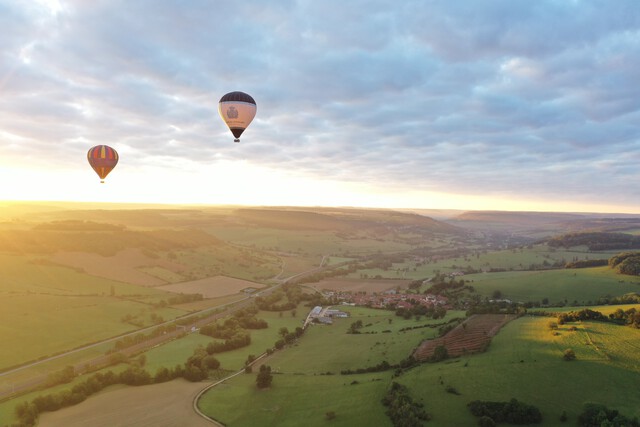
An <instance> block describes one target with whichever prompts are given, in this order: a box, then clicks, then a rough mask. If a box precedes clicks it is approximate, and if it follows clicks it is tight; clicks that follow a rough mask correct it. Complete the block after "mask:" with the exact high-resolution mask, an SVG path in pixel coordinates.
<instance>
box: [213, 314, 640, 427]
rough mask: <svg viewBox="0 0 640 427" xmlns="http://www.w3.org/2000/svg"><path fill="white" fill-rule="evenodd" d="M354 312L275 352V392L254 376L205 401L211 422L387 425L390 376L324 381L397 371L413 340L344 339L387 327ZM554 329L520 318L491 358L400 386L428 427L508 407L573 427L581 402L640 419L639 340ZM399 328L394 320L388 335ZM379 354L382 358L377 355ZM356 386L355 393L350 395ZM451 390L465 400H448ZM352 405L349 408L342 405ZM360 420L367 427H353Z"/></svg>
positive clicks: (418, 373) (453, 363)
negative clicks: (494, 405) (383, 366)
mask: <svg viewBox="0 0 640 427" xmlns="http://www.w3.org/2000/svg"><path fill="white" fill-rule="evenodd" d="M596 309H598V308H596ZM358 312H359V313H360V314H355V315H354V316H353V317H352V318H350V319H342V320H340V321H338V322H337V323H336V324H334V325H333V326H329V327H313V328H310V330H309V331H307V333H306V334H305V335H304V337H303V338H302V339H301V341H300V344H299V345H298V346H295V347H291V348H287V349H285V350H284V351H281V352H277V353H275V354H274V355H273V356H271V357H270V358H269V359H268V360H267V361H265V363H266V364H268V365H270V366H271V367H272V369H273V370H274V372H277V373H278V374H275V375H274V379H273V386H272V388H271V389H269V390H264V391H258V390H257V389H256V387H255V374H253V375H242V376H240V377H236V378H234V379H232V380H230V381H228V382H226V383H225V384H224V385H222V386H220V387H216V388H214V389H212V390H211V391H209V392H207V394H206V395H205V396H204V397H203V399H202V400H201V401H200V407H201V408H202V409H203V410H204V411H205V412H206V413H207V414H209V415H211V416H213V417H214V418H216V419H218V420H220V421H222V422H225V423H228V424H229V425H236V426H245V425H246V426H250V425H255V423H256V422H257V421H256V420H258V419H259V420H261V421H260V424H261V425H300V423H302V422H303V420H305V421H304V423H305V425H310V426H315V425H318V426H320V425H325V423H326V422H327V421H326V420H325V419H324V415H325V413H326V412H327V411H335V412H336V414H337V417H336V419H335V420H333V421H332V423H334V422H335V423H337V425H381V426H382V425H391V424H390V421H389V420H388V418H386V416H382V415H380V414H383V413H384V408H383V407H382V405H380V404H379V401H380V397H381V396H382V395H383V394H384V392H385V391H386V389H387V387H388V385H389V384H390V381H391V377H390V373H389V372H384V373H378V374H366V375H365V374H363V375H348V376H343V375H322V374H323V373H327V372H332V373H333V374H336V373H337V371H338V370H340V369H345V368H347V367H351V368H353V367H361V366H369V365H373V364H375V363H377V362H379V361H381V360H383V359H386V360H389V361H390V362H395V361H397V358H398V357H401V355H402V354H404V355H406V354H407V353H406V352H407V349H408V348H409V347H410V345H409V342H410V341H411V340H408V341H404V340H403V339H402V334H401V333H397V332H395V333H393V334H371V335H355V336H354V335H347V334H344V329H345V326H346V325H348V324H350V322H351V321H353V319H357V318H360V319H371V320H372V322H371V323H372V324H373V325H376V321H377V320H381V321H382V322H380V323H382V324H384V323H387V321H386V319H383V316H377V315H376V312H375V311H369V312H368V313H367V311H366V310H362V309H358ZM549 320H550V319H549V318H547V317H531V316H526V317H523V318H520V319H518V320H516V321H513V322H511V323H510V324H508V325H507V326H506V327H505V328H503V329H502V330H501V332H500V333H499V334H498V335H497V336H496V337H495V338H494V339H493V341H492V344H491V346H490V348H489V350H488V351H487V352H486V353H482V354H479V355H474V356H468V357H464V358H459V359H451V360H449V361H445V362H441V363H436V364H422V365H420V366H418V367H417V368H414V369H412V370H410V371H408V372H407V373H405V374H403V375H402V376H400V377H399V378H398V381H399V382H401V383H403V384H405V385H407V386H409V388H410V391H411V394H412V397H413V398H414V399H416V400H419V401H421V402H423V403H424V405H425V407H426V410H427V412H429V413H430V414H431V415H432V417H433V419H432V420H431V421H430V422H429V423H428V425H432V426H443V427H444V426H452V425H460V426H463V425H476V422H477V421H476V420H475V419H474V417H473V416H471V414H470V413H469V412H468V410H467V408H466V404H467V403H468V402H470V401H472V400H496V401H507V400H509V399H511V398H512V397H514V398H517V399H518V400H521V401H523V402H525V403H529V404H532V405H535V406H537V407H539V409H540V410H541V411H542V413H543V416H544V422H543V424H542V425H544V426H560V425H563V424H562V423H561V422H560V421H559V417H560V415H561V414H562V412H563V411H566V413H567V415H568V417H569V419H570V420H571V422H570V424H569V425H572V423H574V422H575V420H576V418H577V415H578V414H579V413H580V412H581V410H582V405H583V404H584V403H585V402H599V403H603V404H605V405H607V406H608V407H610V408H615V409H619V410H620V411H621V412H622V413H623V414H625V415H627V416H640V410H639V409H638V407H637V402H638V401H639V399H640V390H639V389H638V388H637V383H638V380H639V379H640V362H638V356H637V354H638V351H639V350H640V344H638V343H640V331H639V330H636V329H631V328H628V327H624V326H616V325H611V324H606V323H598V322H583V323H579V324H577V330H576V331H570V330H569V326H570V325H565V326H563V327H561V328H560V329H559V331H558V332H559V335H553V334H552V333H551V331H550V330H549V328H548V322H549ZM413 322H415V321H413ZM395 323H396V320H395V319H394V321H393V323H392V325H394V324H395ZM373 325H372V326H370V328H373ZM394 326H400V325H399V324H398V325H394ZM374 329H375V328H374ZM394 329H395V328H394ZM396 331H397V330H396ZM369 338H372V339H373V340H376V341H373V340H372V341H369ZM413 338H415V337H413ZM376 342H377V343H378V344H377V345H376ZM377 346H380V347H382V348H384V349H385V350H383V351H376V347H377ZM392 347H399V348H403V349H404V353H403V352H402V351H398V352H397V353H394V351H392V350H391V348H392ZM566 348H572V349H573V350H574V351H575V352H576V354H577V358H578V359H577V360H576V361H574V362H566V361H564V360H563V359H562V354H563V351H564V350H565V349H566ZM383 353H384V354H383ZM374 379H379V380H381V381H373V380H374ZM353 381H357V384H353V385H352V384H351V383H352V382H353ZM449 387H453V388H454V389H455V390H457V391H458V392H459V393H460V394H459V395H457V394H452V393H450V392H447V388H449ZM325 392H329V393H327V394H325ZM363 396H364V397H363ZM375 396H377V397H375ZM318 399H321V400H318ZM347 402H348V403H351V405H345V403H347ZM347 408H350V409H347ZM363 409H364V410H363ZM363 412H364V413H363ZM304 414H307V415H306V416H307V419H305V418H304V417H305V415H304ZM366 414H377V415H376V416H377V417H378V419H377V420H375V422H373V424H371V422H372V421H370V418H368V415H366ZM265 417H266V418H265ZM272 417H273V418H272ZM278 417H279V418H278ZM360 417H362V420H363V421H357V422H356V421H354V420H359V419H360ZM276 419H277V420H278V421H277V422H278V424H276V421H275V420H276ZM564 425H566V424H564Z"/></svg>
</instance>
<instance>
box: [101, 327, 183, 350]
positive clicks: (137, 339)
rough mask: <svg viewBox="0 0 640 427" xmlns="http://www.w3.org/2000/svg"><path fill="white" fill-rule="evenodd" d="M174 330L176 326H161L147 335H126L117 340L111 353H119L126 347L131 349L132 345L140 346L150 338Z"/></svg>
mask: <svg viewBox="0 0 640 427" xmlns="http://www.w3.org/2000/svg"><path fill="white" fill-rule="evenodd" d="M175 330H176V325H173V324H171V325H163V326H158V327H157V328H154V329H153V330H152V331H151V332H149V333H148V334H144V333H142V332H141V333H138V334H135V335H127V336H125V337H122V338H120V339H119V340H117V341H116V342H115V344H114V346H113V347H114V349H113V351H119V350H122V349H124V348H127V347H131V346H133V345H136V344H140V343H142V342H144V341H147V340H149V339H151V338H154V337H159V336H160V335H162V334H165V333H167V332H173V331H175Z"/></svg>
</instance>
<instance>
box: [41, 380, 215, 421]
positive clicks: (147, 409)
mask: <svg viewBox="0 0 640 427" xmlns="http://www.w3.org/2000/svg"><path fill="white" fill-rule="evenodd" d="M204 387H205V383H201V382H196V383H192V382H188V381H186V380H183V379H177V380H173V381H170V382H167V383H162V384H152V385H147V386H141V387H122V386H113V387H110V388H108V389H106V390H104V391H102V392H100V393H98V394H97V395H95V396H92V397H91V398H89V399H87V400H86V401H85V402H83V403H82V404H80V405H75V406H72V407H69V408H66V409H64V410H60V411H56V412H45V413H44V414H42V415H41V417H40V421H39V422H38V426H39V427H55V426H74V425H76V426H92V427H112V426H124V425H135V426H136V427H156V426H164V427H171V426H173V427H179V426H190V427H191V426H193V427H200V426H201V427H210V426H211V425H212V424H211V423H210V422H209V421H207V420H205V419H203V418H202V417H200V416H199V415H197V414H196V412H195V411H194V410H193V406H192V405H193V399H194V397H195V395H196V394H198V392H199V391H200V390H202V389H203V388H204Z"/></svg>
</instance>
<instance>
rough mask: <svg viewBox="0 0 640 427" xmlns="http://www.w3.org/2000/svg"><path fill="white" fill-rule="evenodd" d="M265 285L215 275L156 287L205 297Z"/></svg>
mask: <svg viewBox="0 0 640 427" xmlns="http://www.w3.org/2000/svg"><path fill="white" fill-rule="evenodd" d="M264 287H265V285H263V284H261V283H255V282H250V281H248V280H241V279H235V278H233V277H226V276H215V277H207V278H206V279H200V280H192V281H189V282H182V283H174V284H171V285H164V286H158V287H157V288H156V289H159V290H163V291H167V292H173V293H177V294H202V296H204V297H205V298H217V297H223V296H226V295H233V294H237V293H238V292H241V291H242V290H243V289H248V288H254V289H262V288H264Z"/></svg>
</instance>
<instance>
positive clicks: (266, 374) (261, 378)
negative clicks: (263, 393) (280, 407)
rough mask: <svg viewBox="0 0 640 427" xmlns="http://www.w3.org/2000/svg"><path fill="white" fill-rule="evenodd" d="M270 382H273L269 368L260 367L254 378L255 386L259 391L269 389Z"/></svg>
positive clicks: (266, 366) (267, 366)
mask: <svg viewBox="0 0 640 427" xmlns="http://www.w3.org/2000/svg"><path fill="white" fill-rule="evenodd" d="M272 382H273V375H272V374H271V366H269V365H261V366H260V371H259V372H258V375H257V376H256V386H257V387H258V388H259V389H263V388H269V387H271V383H272Z"/></svg>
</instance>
